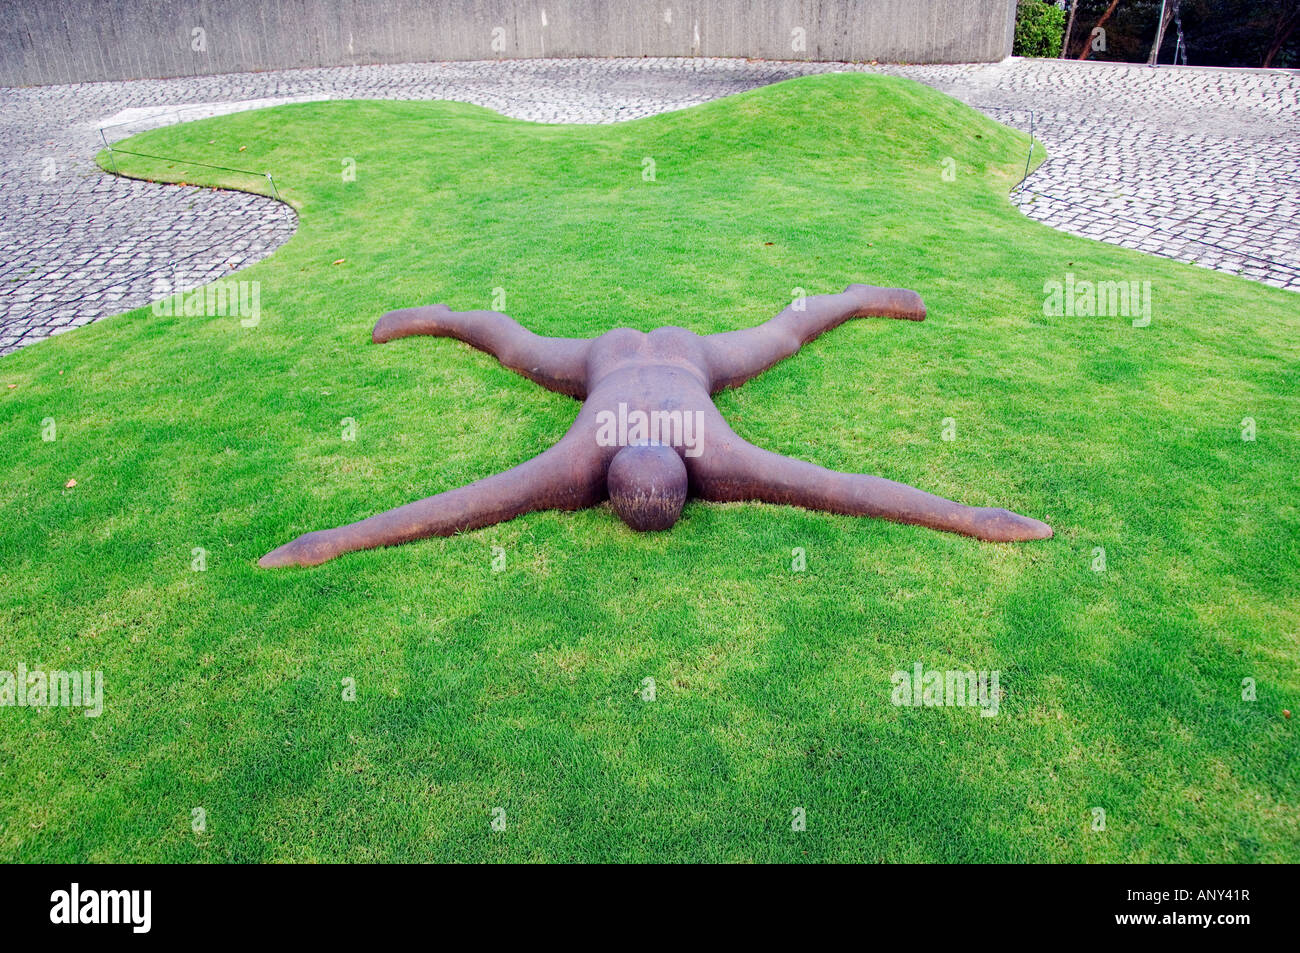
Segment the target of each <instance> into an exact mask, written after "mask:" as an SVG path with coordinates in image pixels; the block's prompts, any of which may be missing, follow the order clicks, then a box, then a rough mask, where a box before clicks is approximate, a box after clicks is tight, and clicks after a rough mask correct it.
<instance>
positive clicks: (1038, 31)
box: [1011, 0, 1065, 56]
mask: <svg viewBox="0 0 1300 953" xmlns="http://www.w3.org/2000/svg"><path fill="white" fill-rule="evenodd" d="M1064 35H1065V11H1064V10H1062V9H1061V8H1060V7H1058V6H1057V5H1056V4H1055V3H1052V2H1051V0H1019V2H1018V3H1017V4H1016V38H1015V42H1014V43H1013V45H1012V50H1011V52H1012V53H1013V54H1015V55H1016V56H1057V55H1059V54H1060V52H1061V39H1062V37H1064Z"/></svg>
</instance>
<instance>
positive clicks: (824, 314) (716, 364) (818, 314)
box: [704, 285, 925, 394]
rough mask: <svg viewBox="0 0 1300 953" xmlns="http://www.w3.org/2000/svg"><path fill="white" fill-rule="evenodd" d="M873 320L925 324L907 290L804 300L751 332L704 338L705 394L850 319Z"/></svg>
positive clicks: (853, 288)
mask: <svg viewBox="0 0 1300 953" xmlns="http://www.w3.org/2000/svg"><path fill="white" fill-rule="evenodd" d="M873 317H874V318H902V319H905V320H908V321H924V320H925V304H924V302H922V301H921V296H920V295H919V294H917V293H916V292H915V291H908V290H907V289H906V288H878V287H876V286H875V285H849V286H848V287H847V288H845V289H844V290H843V291H842V292H840V293H839V294H833V295H812V296H811V297H807V298H803V299H802V300H801V301H799V302H798V303H797V306H796V305H795V304H792V305H790V307H788V308H786V309H785V310H784V311H782V312H781V313H780V314H778V315H777V316H776V317H775V318H772V319H771V320H770V321H764V322H763V323H762V324H760V325H758V326H756V327H752V328H746V329H745V330H743V331H724V332H723V333H721V334H710V335H708V336H707V337H706V338H705V339H704V341H705V345H704V346H705V354H706V355H707V358H708V363H709V374H710V376H711V378H712V386H711V387H710V390H711V391H712V392H713V393H715V394H716V393H717V392H718V391H720V390H722V389H723V388H726V387H738V386H740V385H741V384H743V383H745V381H747V380H749V379H750V378H751V377H754V376H756V375H758V374H761V373H762V372H763V371H765V370H767V369H768V368H769V367H771V366H772V365H773V364H775V363H777V362H778V361H782V360H784V359H785V358H787V357H789V356H790V355H791V354H794V353H795V352H796V351H798V350H799V348H801V347H803V346H804V345H805V344H807V343H808V342H809V341H811V340H812V339H813V338H815V337H817V336H818V335H821V334H824V333H825V332H827V331H829V330H830V329H831V328H834V327H838V326H839V325H841V324H843V323H844V322H845V321H847V320H849V319H850V318H873Z"/></svg>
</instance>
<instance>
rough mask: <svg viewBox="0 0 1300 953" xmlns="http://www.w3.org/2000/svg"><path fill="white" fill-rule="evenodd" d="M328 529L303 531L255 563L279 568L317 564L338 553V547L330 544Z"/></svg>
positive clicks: (269, 567)
mask: <svg viewBox="0 0 1300 953" xmlns="http://www.w3.org/2000/svg"><path fill="white" fill-rule="evenodd" d="M327 533H328V531H318V532H315V533H303V534H302V535H301V536H299V537H298V538H297V539H295V540H293V541H292V542H289V543H285V544H284V545H283V546H281V547H279V548H278V549H273V550H271V551H270V552H269V553H267V554H266V555H265V556H263V557H262V558H261V559H259V560H258V561H257V564H258V565H259V566H261V567H262V568H263V569H280V568H282V567H284V566H319V565H320V564H321V563H323V562H328V561H329V560H331V559H333V558H334V557H335V556H337V555H339V549H338V548H337V547H335V546H333V545H331V544H330V542H329V539H328V537H327Z"/></svg>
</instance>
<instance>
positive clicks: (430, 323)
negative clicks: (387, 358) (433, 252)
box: [370, 304, 591, 399]
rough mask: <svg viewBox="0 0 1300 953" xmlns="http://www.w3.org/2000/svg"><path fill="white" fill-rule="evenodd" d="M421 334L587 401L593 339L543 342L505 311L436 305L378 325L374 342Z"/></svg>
mask: <svg viewBox="0 0 1300 953" xmlns="http://www.w3.org/2000/svg"><path fill="white" fill-rule="evenodd" d="M416 334H422V335H430V336H433V337H449V338H455V339H456V340H458V341H464V342H465V343H466V344H468V345H470V346H471V347H476V348H478V349H479V350H480V351H486V352H487V353H488V354H491V355H492V356H493V357H495V358H496V359H497V360H498V361H500V362H501V363H502V364H504V365H505V366H506V367H508V368H510V369H511V370H512V371H514V372H516V373H518V374H522V375H523V376H524V377H527V378H528V379H529V380H531V381H535V382H536V383H538V384H541V385H542V386H543V387H545V388H546V389H547V390H553V391H558V392H559V393H561V394H568V395H569V396H570V397H577V398H579V399H582V398H583V397H585V396H586V389H587V387H586V378H587V351H588V350H589V349H590V347H591V341H590V340H589V339H587V338H548V337H542V336H541V335H538V334H534V333H533V332H532V331H529V330H528V329H527V328H525V327H524V326H523V325H521V324H520V323H519V322H518V321H516V320H515V319H514V318H512V317H510V316H509V315H505V314H502V313H501V312H499V311H452V310H451V309H450V308H448V307H447V306H446V305H445V304H434V305H429V306H428V307H424V308H404V309H402V310H400V311H389V312H388V313H387V314H385V315H384V316H383V317H382V318H380V319H379V320H378V321H377V322H376V323H375V329H374V330H373V331H372V332H371V334H370V339H371V340H372V341H374V342H375V343H376V344H383V343H385V342H387V341H392V340H395V339H397V338H404V337H410V336H412V335H416Z"/></svg>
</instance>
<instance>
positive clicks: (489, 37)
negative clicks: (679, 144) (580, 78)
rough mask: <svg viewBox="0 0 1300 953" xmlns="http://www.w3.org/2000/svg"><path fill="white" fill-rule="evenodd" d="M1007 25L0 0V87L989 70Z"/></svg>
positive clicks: (504, 7)
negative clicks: (430, 65) (567, 67)
mask: <svg viewBox="0 0 1300 953" xmlns="http://www.w3.org/2000/svg"><path fill="white" fill-rule="evenodd" d="M1014 20H1015V0H621V2H620V0H0V85H3V86H30V85H43V84H49V83H75V82H86V81H92V80H112V79H139V78H144V77H162V76H193V75H200V74H210V73H229V72H241V71H245V70H265V69H282V68H292V67H303V66H343V65H356V64H364V63H403V62H425V61H430V60H477V59H497V58H501V59H507V58H516V57H537V56H747V57H754V58H759V59H810V60H856V61H866V60H873V59H874V60H880V61H882V62H910V63H956V62H988V61H994V60H1000V59H1002V58H1004V57H1006V56H1009V55H1010V53H1011V36H1012V30H1013V27H1014ZM800 30H802V31H803V32H802V34H800V33H799V32H798V31H800ZM196 31H201V33H200V32H196ZM801 36H802V43H803V45H802V48H801V47H800V37H801Z"/></svg>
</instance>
